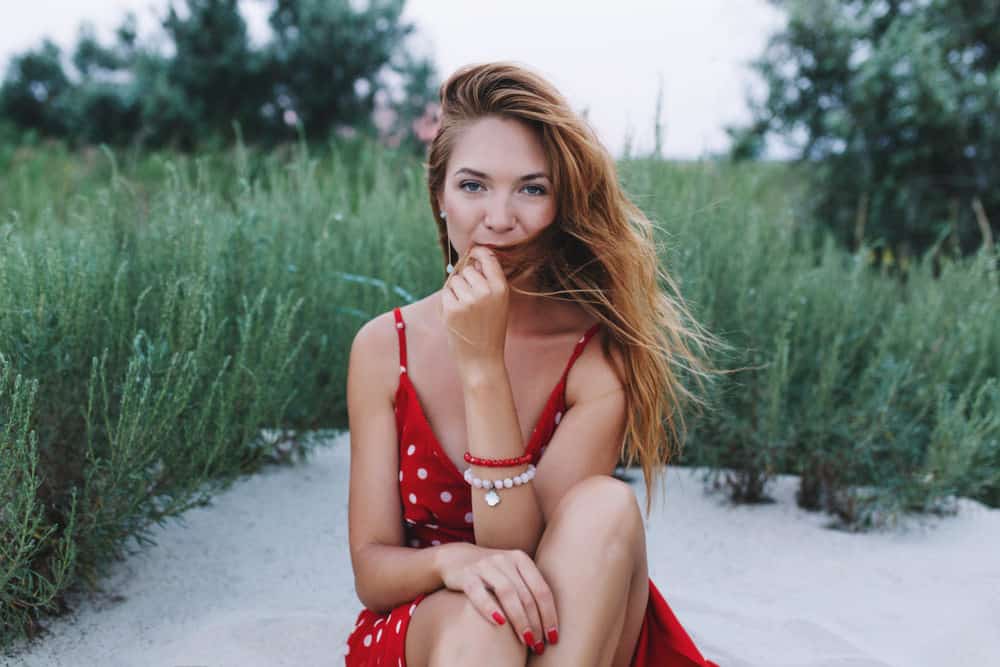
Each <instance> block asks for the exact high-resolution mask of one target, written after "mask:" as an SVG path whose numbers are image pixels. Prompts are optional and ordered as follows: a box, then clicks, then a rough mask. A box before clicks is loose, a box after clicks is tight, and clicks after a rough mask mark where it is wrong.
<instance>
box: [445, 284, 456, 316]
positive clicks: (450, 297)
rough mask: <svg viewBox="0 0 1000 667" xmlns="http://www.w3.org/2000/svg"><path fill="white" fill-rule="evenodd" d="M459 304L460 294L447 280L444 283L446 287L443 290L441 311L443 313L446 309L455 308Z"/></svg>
mask: <svg viewBox="0 0 1000 667" xmlns="http://www.w3.org/2000/svg"><path fill="white" fill-rule="evenodd" d="M457 304H458V296H457V295H456V294H455V291H454V290H453V289H452V288H451V285H449V284H448V283H447V282H445V284H444V289H442V290H441V312H442V314H443V313H444V311H445V310H446V309H451V308H454V307H455V305H457Z"/></svg>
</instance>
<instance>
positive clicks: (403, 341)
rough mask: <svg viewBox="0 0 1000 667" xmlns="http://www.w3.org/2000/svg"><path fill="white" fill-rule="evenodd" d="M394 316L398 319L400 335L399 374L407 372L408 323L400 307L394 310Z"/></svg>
mask: <svg viewBox="0 0 1000 667" xmlns="http://www.w3.org/2000/svg"><path fill="white" fill-rule="evenodd" d="M392 314H393V315H395V317H396V333H397V334H399V372H400V373H405V372H406V333H405V329H406V323H405V322H403V313H402V312H401V311H400V310H399V306H396V307H395V308H393V309H392Z"/></svg>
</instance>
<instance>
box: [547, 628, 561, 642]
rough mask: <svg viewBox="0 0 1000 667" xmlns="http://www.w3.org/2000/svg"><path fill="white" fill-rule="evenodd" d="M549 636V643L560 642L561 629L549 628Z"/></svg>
mask: <svg viewBox="0 0 1000 667" xmlns="http://www.w3.org/2000/svg"><path fill="white" fill-rule="evenodd" d="M548 637H549V643H550V644H558V643H559V630H557V629H556V628H549V633H548Z"/></svg>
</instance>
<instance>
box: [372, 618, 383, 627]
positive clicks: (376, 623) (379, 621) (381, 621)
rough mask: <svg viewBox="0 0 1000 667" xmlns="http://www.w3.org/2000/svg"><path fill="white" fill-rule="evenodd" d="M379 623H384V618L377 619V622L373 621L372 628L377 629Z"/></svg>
mask: <svg viewBox="0 0 1000 667" xmlns="http://www.w3.org/2000/svg"><path fill="white" fill-rule="evenodd" d="M379 623H385V619H384V618H380V619H378V620H377V621H375V622H374V623H372V627H373V628H377V627H378V624H379Z"/></svg>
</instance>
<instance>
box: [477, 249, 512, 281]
mask: <svg viewBox="0 0 1000 667" xmlns="http://www.w3.org/2000/svg"><path fill="white" fill-rule="evenodd" d="M469 257H474V258H475V259H478V260H479V262H480V264H481V266H482V272H483V275H484V276H486V280H487V281H488V282H489V283H490V285H491V286H492V285H494V284H495V285H498V286H499V285H502V284H506V282H507V279H506V277H505V276H504V272H503V267H502V266H500V260H499V259H497V256H496V253H494V252H493V251H492V250H490V249H489V248H487V247H485V246H480V245H477V246H473V247H472V249H471V250H469Z"/></svg>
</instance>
